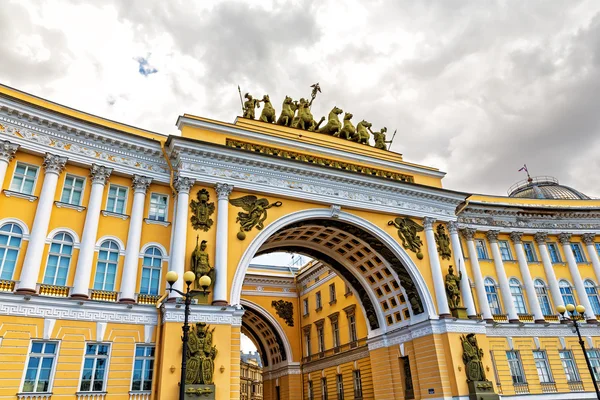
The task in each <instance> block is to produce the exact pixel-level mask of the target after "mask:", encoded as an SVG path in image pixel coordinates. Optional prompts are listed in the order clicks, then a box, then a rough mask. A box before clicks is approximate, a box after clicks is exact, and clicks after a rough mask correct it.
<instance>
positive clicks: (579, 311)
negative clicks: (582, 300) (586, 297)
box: [575, 304, 585, 315]
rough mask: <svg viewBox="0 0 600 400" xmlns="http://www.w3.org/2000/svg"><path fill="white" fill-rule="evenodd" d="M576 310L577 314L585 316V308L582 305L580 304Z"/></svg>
mask: <svg viewBox="0 0 600 400" xmlns="http://www.w3.org/2000/svg"><path fill="white" fill-rule="evenodd" d="M575 309H576V310H577V312H578V313H579V314H581V315H583V313H584V312H585V307H584V306H582V305H581V304H579V305H578V306H577V307H575Z"/></svg>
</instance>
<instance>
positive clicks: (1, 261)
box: [0, 224, 23, 280]
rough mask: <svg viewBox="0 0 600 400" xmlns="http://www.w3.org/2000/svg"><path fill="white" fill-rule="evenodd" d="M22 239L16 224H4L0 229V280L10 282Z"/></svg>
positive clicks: (20, 230)
mask: <svg viewBox="0 0 600 400" xmlns="http://www.w3.org/2000/svg"><path fill="white" fill-rule="evenodd" d="M22 238H23V230H22V229H21V227H20V226H19V225H17V224H4V225H2V227H1V228H0V279H6V280H12V278H13V273H14V271H15V265H16V264H17V259H18V258H19V249H20V248H21V239H22Z"/></svg>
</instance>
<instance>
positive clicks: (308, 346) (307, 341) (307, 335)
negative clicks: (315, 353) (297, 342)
mask: <svg viewBox="0 0 600 400" xmlns="http://www.w3.org/2000/svg"><path fill="white" fill-rule="evenodd" d="M304 342H305V345H306V357H310V355H311V354H312V353H311V343H310V331H308V330H307V331H305V332H304Z"/></svg>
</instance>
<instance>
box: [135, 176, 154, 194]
mask: <svg viewBox="0 0 600 400" xmlns="http://www.w3.org/2000/svg"><path fill="white" fill-rule="evenodd" d="M150 183H152V178H147V177H145V176H141V175H134V176H133V178H131V187H132V188H133V191H134V193H135V192H142V193H146V190H148V186H150Z"/></svg>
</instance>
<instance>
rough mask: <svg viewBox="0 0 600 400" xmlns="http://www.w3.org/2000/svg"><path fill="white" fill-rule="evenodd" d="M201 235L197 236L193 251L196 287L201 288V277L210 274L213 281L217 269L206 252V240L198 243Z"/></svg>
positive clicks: (192, 264)
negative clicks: (211, 264) (212, 265)
mask: <svg viewBox="0 0 600 400" xmlns="http://www.w3.org/2000/svg"><path fill="white" fill-rule="evenodd" d="M198 239H199V237H198V236H196V248H195V249H194V251H193V252H192V259H191V270H192V272H193V273H194V274H196V289H201V288H200V278H202V277H203V276H204V275H208V276H209V278H210V280H211V282H214V281H215V270H214V268H212V267H211V266H210V262H209V260H208V253H207V252H206V240H203V241H202V242H201V243H200V245H198Z"/></svg>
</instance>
